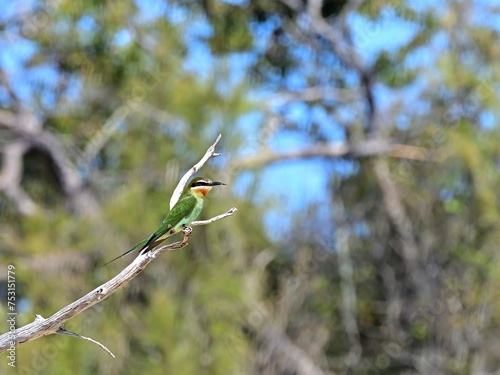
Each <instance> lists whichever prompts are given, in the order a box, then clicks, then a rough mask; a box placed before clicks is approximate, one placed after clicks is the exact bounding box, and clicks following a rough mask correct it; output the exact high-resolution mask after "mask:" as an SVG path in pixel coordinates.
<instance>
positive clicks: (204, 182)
mask: <svg viewBox="0 0 500 375" xmlns="http://www.w3.org/2000/svg"><path fill="white" fill-rule="evenodd" d="M196 186H210V185H209V183H208V182H206V181H197V182H195V183H194V184H193V185H192V187H196Z"/></svg>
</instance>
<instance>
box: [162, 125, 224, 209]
mask: <svg viewBox="0 0 500 375" xmlns="http://www.w3.org/2000/svg"><path fill="white" fill-rule="evenodd" d="M221 137H222V134H219V136H218V137H217V139H216V140H215V142H214V144H213V145H212V146H210V147H209V148H208V150H207V152H205V155H203V157H202V158H201V159H200V161H199V162H198V163H196V164H195V165H194V166H193V167H192V168H191V169H190V170H189V171H187V172H186V174H185V175H184V176H182V178H181V180H180V181H179V183H178V184H177V187H176V188H175V190H174V193H173V194H172V198H170V209H172V208H173V207H174V206H175V204H176V203H177V201H178V200H179V198H180V197H181V194H182V192H183V191H184V189H185V187H186V184H187V182H188V181H189V179H190V178H191V177H192V176H193V175H194V174H195V173H196V172H198V171H199V170H200V168H201V167H203V166H204V165H205V163H206V162H207V161H208V160H209V159H211V158H215V157H217V156H220V154H218V153H216V152H215V147H216V146H217V144H218V143H219V141H220V139H221Z"/></svg>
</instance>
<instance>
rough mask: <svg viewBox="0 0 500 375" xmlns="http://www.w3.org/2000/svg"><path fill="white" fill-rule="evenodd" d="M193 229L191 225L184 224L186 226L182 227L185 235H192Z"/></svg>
mask: <svg viewBox="0 0 500 375" xmlns="http://www.w3.org/2000/svg"><path fill="white" fill-rule="evenodd" d="M192 231H193V228H191V227H188V226H184V228H183V229H182V233H184V234H185V235H188V236H189V235H190V234H191V232H192Z"/></svg>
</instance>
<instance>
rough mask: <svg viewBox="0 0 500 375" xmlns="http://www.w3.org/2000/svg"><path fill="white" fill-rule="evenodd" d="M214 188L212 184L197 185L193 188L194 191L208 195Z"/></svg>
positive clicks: (204, 195)
mask: <svg viewBox="0 0 500 375" xmlns="http://www.w3.org/2000/svg"><path fill="white" fill-rule="evenodd" d="M210 190H212V187H211V186H196V187H194V188H192V191H193V193H195V194H198V195H201V196H203V197H206V196H207V194H208V192H209V191H210Z"/></svg>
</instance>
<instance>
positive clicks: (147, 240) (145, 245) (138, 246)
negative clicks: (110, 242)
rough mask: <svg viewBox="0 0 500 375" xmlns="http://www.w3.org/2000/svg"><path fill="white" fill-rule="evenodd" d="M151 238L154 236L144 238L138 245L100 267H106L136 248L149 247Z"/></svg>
mask: <svg viewBox="0 0 500 375" xmlns="http://www.w3.org/2000/svg"><path fill="white" fill-rule="evenodd" d="M151 238H152V236H150V237H148V238H146V239H145V240H142V241H141V242H139V243H138V244H137V245H135V246H134V247H133V248H131V249H130V250H127V251H125V252H124V253H123V254H121V255H118V256H117V257H116V258H113V259H111V260H110V261H109V262H107V263H104V264H103V265H102V266H99V268H101V267H104V266H107V265H108V264H110V263H111V262H114V261H115V260H117V259H120V258H121V257H124V256H125V255H127V254H129V253H131V252H132V251H135V250H137V249H139V248H140V249H141V250H142V249H144V248H145V247H147V246H148V243H149V241H150V240H151Z"/></svg>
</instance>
